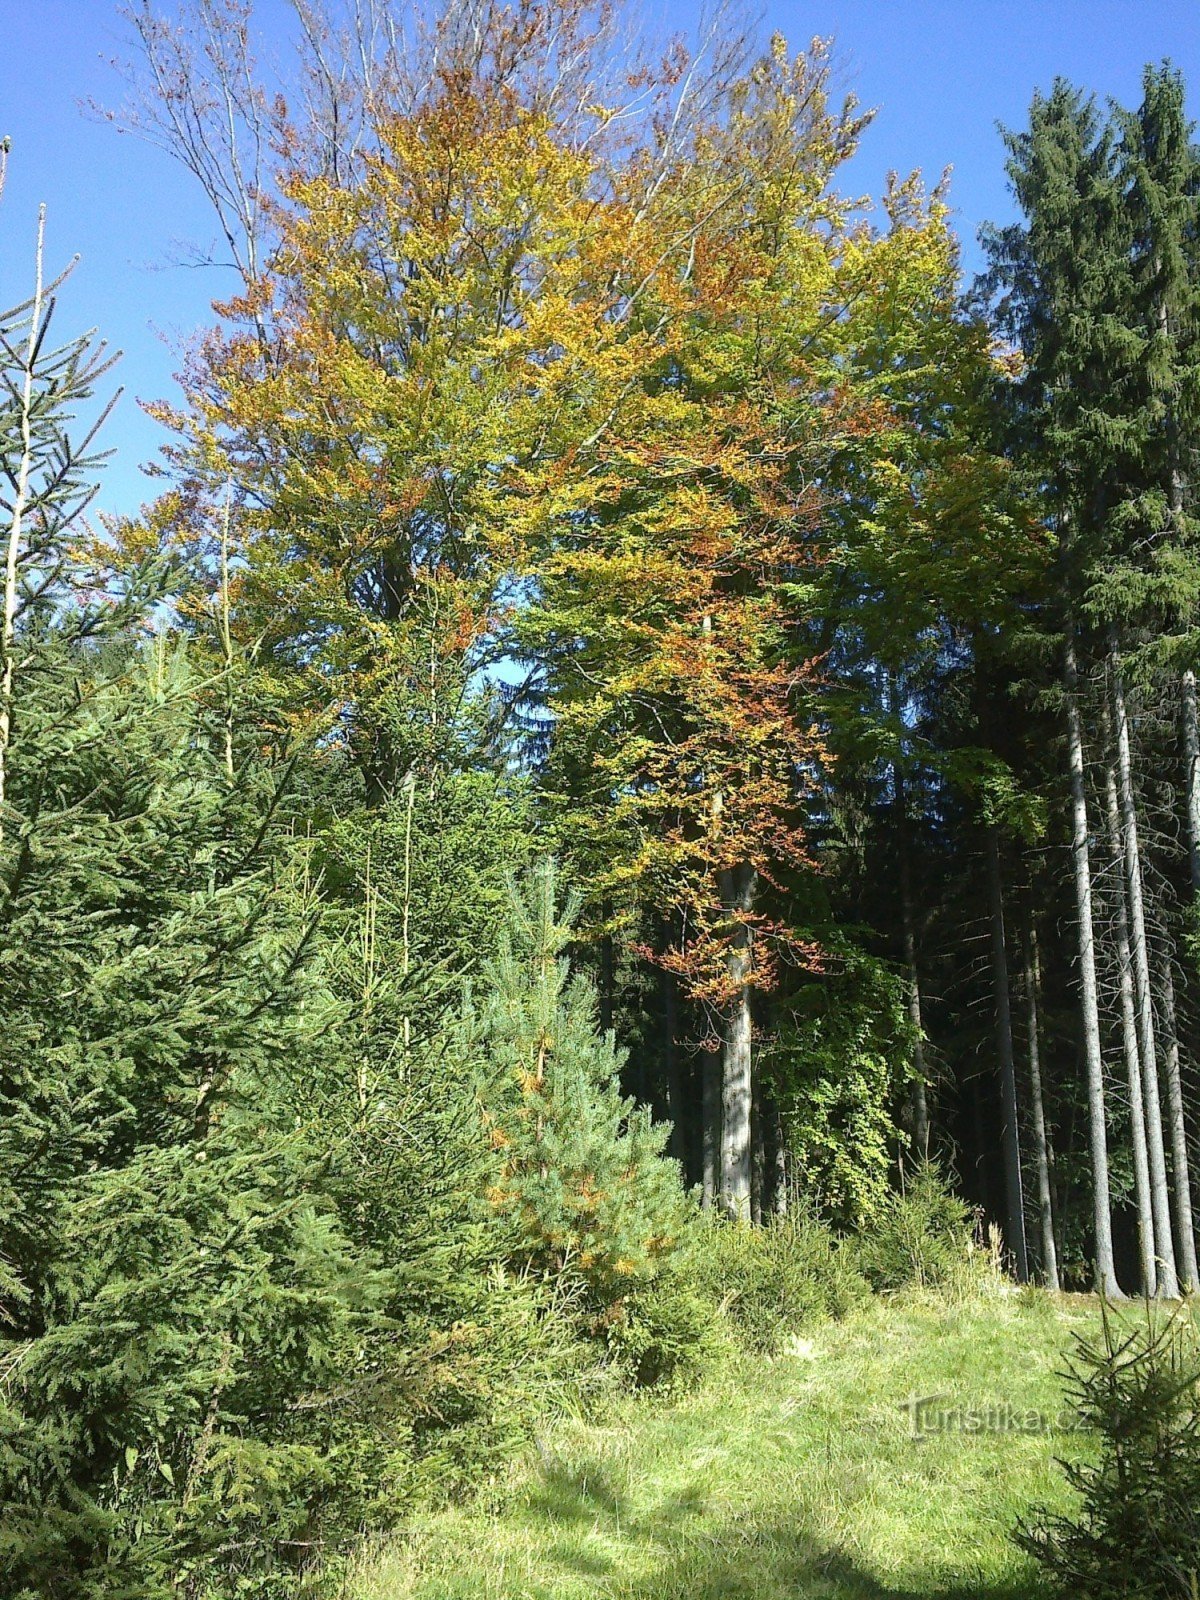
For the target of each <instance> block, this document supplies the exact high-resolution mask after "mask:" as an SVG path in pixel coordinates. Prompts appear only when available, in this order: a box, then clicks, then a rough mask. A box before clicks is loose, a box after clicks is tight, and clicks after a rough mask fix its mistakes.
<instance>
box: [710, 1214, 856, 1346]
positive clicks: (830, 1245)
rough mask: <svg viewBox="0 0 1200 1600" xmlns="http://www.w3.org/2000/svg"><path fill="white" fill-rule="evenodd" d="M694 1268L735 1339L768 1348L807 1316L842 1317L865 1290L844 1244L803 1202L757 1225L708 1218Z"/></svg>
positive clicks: (801, 1324) (782, 1340)
mask: <svg viewBox="0 0 1200 1600" xmlns="http://www.w3.org/2000/svg"><path fill="white" fill-rule="evenodd" d="M696 1270H697V1276H698V1279H699V1281H700V1283H701V1284H702V1285H703V1286H704V1288H705V1290H706V1292H707V1293H708V1294H709V1295H710V1296H711V1297H712V1299H713V1300H714V1301H716V1302H718V1303H719V1304H720V1305H721V1306H722V1307H723V1309H724V1311H725V1313H726V1314H727V1316H728V1318H729V1320H730V1322H731V1323H732V1325H733V1327H734V1329H735V1330H736V1332H737V1335H738V1337H739V1340H740V1342H743V1343H745V1344H747V1345H749V1347H750V1348H751V1349H752V1350H758V1351H764V1352H767V1353H770V1352H772V1351H776V1350H778V1349H780V1348H781V1347H782V1346H783V1344H784V1343H785V1341H786V1340H787V1339H788V1338H789V1337H790V1336H792V1335H795V1334H798V1333H800V1332H802V1331H803V1330H805V1329H807V1328H808V1327H809V1326H811V1324H813V1323H814V1322H819V1321H823V1320H825V1319H826V1318H829V1317H842V1316H845V1315H846V1314H847V1312H849V1311H850V1310H851V1309H852V1308H853V1307H854V1306H856V1305H859V1304H861V1303H862V1301H863V1300H865V1299H866V1298H867V1295H868V1293H869V1290H868V1286H867V1282H866V1280H865V1278H864V1277H863V1276H862V1274H861V1272H860V1271H859V1270H858V1268H857V1266H856V1265H855V1262H854V1257H853V1253H852V1251H851V1250H850V1248H849V1247H848V1246H847V1245H846V1244H845V1243H844V1242H843V1241H842V1240H840V1239H839V1238H838V1237H837V1236H836V1235H835V1234H834V1233H833V1231H832V1230H831V1228H830V1227H829V1226H828V1224H827V1223H825V1222H822V1221H821V1220H819V1219H818V1218H817V1217H816V1216H815V1215H814V1214H813V1213H812V1212H811V1211H810V1210H808V1209H806V1208H801V1209H798V1210H795V1211H793V1212H791V1213H789V1214H788V1215H787V1216H785V1217H776V1218H773V1219H772V1220H771V1221H770V1222H769V1223H767V1224H766V1225H765V1226H763V1227H753V1226H751V1225H750V1224H748V1223H743V1222H736V1223H731V1222H725V1221H717V1220H714V1221H711V1222H710V1223H709V1225H708V1227H707V1229H706V1230H705V1235H704V1238H703V1242H702V1245H701V1247H700V1249H699V1250H698V1251H697V1269H696Z"/></svg>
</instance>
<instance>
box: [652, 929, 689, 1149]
mask: <svg viewBox="0 0 1200 1600" xmlns="http://www.w3.org/2000/svg"><path fill="white" fill-rule="evenodd" d="M662 937H663V949H664V950H665V949H666V948H667V947H668V944H669V941H670V932H669V929H668V928H667V927H666V926H665V925H664V928H663V936H662ZM658 982H659V991H660V995H661V1000H662V1053H663V1076H664V1077H665V1079H666V1084H667V1110H668V1113H669V1115H670V1118H671V1154H672V1155H673V1156H674V1158H675V1160H676V1161H678V1162H679V1164H680V1166H681V1167H683V1169H684V1172H685V1173H686V1171H687V1145H688V1140H687V1130H686V1128H685V1126H684V1118H685V1116H686V1108H685V1106H684V1103H683V1072H682V1069H681V1067H680V1061H679V989H678V985H677V984H676V981H675V974H674V973H673V972H668V971H667V969H666V968H665V967H660V968H659V969H658Z"/></svg>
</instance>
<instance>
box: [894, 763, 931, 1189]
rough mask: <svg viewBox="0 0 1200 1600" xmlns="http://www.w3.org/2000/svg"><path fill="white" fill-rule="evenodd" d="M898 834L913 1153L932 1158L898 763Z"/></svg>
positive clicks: (909, 868) (909, 870)
mask: <svg viewBox="0 0 1200 1600" xmlns="http://www.w3.org/2000/svg"><path fill="white" fill-rule="evenodd" d="M893 773H894V780H893V781H894V788H895V803H896V835H897V845H898V847H899V854H900V911H901V919H902V923H903V929H904V966H905V970H906V972H907V974H908V1020H909V1022H910V1023H911V1024H912V1032H913V1073H914V1078H913V1088H912V1094H913V1155H914V1156H915V1157H916V1159H917V1160H918V1161H928V1159H929V1100H928V1095H927V1092H926V1087H925V1084H926V1075H925V1073H926V1069H925V1035H924V1033H923V1032H922V1028H921V977H920V972H919V970H918V968H917V934H916V913H915V909H914V906H913V887H912V857H911V854H910V850H909V837H908V806H907V800H906V797H905V789H904V779H903V777H902V776H901V773H900V768H899V765H895V766H894V767H893Z"/></svg>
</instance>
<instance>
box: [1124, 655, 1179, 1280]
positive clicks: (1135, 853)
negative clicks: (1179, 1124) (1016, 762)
mask: <svg viewBox="0 0 1200 1600" xmlns="http://www.w3.org/2000/svg"><path fill="white" fill-rule="evenodd" d="M1109 663H1110V667H1111V673H1112V678H1111V689H1112V702H1113V719H1114V722H1115V724H1116V729H1115V731H1116V740H1117V798H1118V800H1119V801H1120V806H1121V825H1122V827H1121V831H1122V834H1123V837H1124V850H1125V886H1126V889H1127V891H1128V894H1129V942H1130V948H1131V951H1132V955H1133V988H1134V997H1135V1000H1136V1002H1137V1022H1138V1051H1139V1053H1140V1055H1141V1058H1142V1096H1143V1099H1144V1101H1145V1107H1146V1146H1147V1152H1148V1154H1149V1157H1150V1199H1151V1203H1152V1206H1153V1210H1154V1249H1155V1254H1156V1255H1157V1257H1158V1261H1159V1274H1158V1291H1159V1293H1160V1294H1163V1295H1165V1296H1166V1297H1167V1298H1168V1299H1169V1300H1174V1299H1176V1298H1178V1295H1179V1278H1178V1274H1177V1272H1176V1267H1175V1246H1174V1242H1173V1240H1172V1238H1171V1192H1170V1186H1169V1184H1168V1181H1167V1151H1166V1143H1165V1141H1164V1138H1163V1124H1162V1107H1161V1105H1160V1102H1159V1088H1158V1052H1157V1047H1156V1043H1155V1038H1154V1001H1153V997H1152V992H1151V986H1150V955H1149V950H1148V947H1147V944H1146V912H1145V899H1144V895H1143V890H1142V858H1141V851H1140V848H1139V845H1138V829H1137V807H1136V805H1135V803H1134V794H1133V761H1132V755H1131V749H1130V740H1129V719H1128V715H1127V712H1126V706H1125V688H1124V684H1123V682H1122V679H1121V664H1120V658H1119V655H1118V651H1117V645H1116V641H1115V639H1114V640H1113V641H1112V643H1111V645H1110V651H1109Z"/></svg>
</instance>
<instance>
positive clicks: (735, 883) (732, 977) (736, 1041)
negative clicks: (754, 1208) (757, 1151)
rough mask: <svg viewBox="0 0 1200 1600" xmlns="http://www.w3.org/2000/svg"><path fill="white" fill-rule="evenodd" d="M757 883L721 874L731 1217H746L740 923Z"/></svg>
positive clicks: (724, 1196)
mask: <svg viewBox="0 0 1200 1600" xmlns="http://www.w3.org/2000/svg"><path fill="white" fill-rule="evenodd" d="M756 878H757V874H756V873H755V871H754V869H753V868H752V867H748V866H741V867H734V868H732V869H731V870H729V871H728V872H723V873H722V874H721V882H722V899H723V901H724V904H725V909H726V911H727V912H729V913H731V914H732V921H731V924H730V934H729V948H728V953H727V955H726V971H727V972H728V976H729V989H730V1000H729V1011H728V1015H727V1018H726V1024H725V1049H724V1053H723V1061H722V1077H721V1203H722V1205H723V1206H724V1207H725V1209H726V1210H727V1211H728V1212H729V1213H730V1215H731V1216H734V1217H749V1215H750V1171H751V1128H750V1110H751V1098H752V1078H751V1071H752V1060H751V1051H752V1045H751V1010H750V1004H751V999H750V997H751V984H750V979H751V973H752V970H753V950H752V940H751V932H750V926H749V923H748V922H746V921H745V920H744V919H745V915H746V913H748V912H749V911H750V909H751V906H752V905H753V901H754V889H755V883H756Z"/></svg>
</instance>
